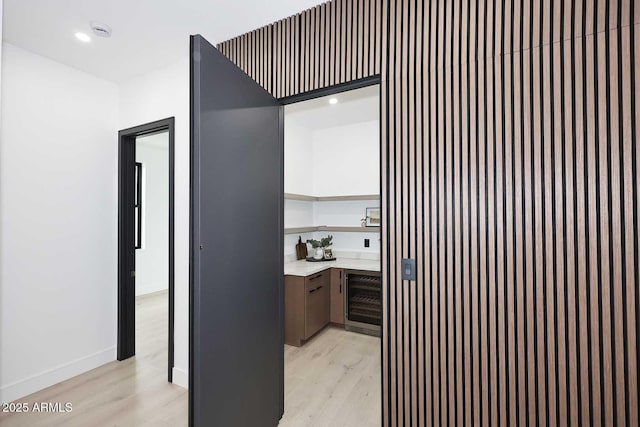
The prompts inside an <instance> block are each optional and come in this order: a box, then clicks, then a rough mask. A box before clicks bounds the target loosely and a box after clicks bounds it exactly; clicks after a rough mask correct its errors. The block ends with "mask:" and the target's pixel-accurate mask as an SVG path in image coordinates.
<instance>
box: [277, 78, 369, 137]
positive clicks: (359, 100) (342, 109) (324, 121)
mask: <svg viewBox="0 0 640 427" xmlns="http://www.w3.org/2000/svg"><path fill="white" fill-rule="evenodd" d="M331 98H336V99H337V100H338V103H337V104H335V105H331V104H330V103H329V99H331ZM284 111H285V120H293V121H295V122H297V123H298V124H300V125H302V126H304V127H306V128H308V129H311V130H318V129H325V128H331V127H336V126H344V125H349V124H353V123H361V122H369V121H373V120H379V119H380V85H373V86H367V87H364V88H361V89H354V90H350V91H348V92H341V93H338V94H336V95H329V96H323V97H320V98H315V99H312V100H309V101H303V102H298V103H295V104H290V105H287V106H285V110H284Z"/></svg>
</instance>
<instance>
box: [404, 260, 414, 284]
mask: <svg viewBox="0 0 640 427" xmlns="http://www.w3.org/2000/svg"><path fill="white" fill-rule="evenodd" d="M402 280H416V260H415V259H412V258H409V259H407V258H403V259H402Z"/></svg>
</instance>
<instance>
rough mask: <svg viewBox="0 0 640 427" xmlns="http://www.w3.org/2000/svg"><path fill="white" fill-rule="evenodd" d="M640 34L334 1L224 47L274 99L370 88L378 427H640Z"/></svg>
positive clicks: (531, 2) (592, 11) (596, 19)
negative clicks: (377, 196)
mask: <svg viewBox="0 0 640 427" xmlns="http://www.w3.org/2000/svg"><path fill="white" fill-rule="evenodd" d="M639 24H640V4H636V3H635V1H634V0H610V1H606V0H504V1H502V0H500V1H497V0H496V1H492V0H468V1H445V0H441V1H437V0H431V1H424V2H422V1H419V0H352V1H349V0H335V1H331V2H329V3H325V4H322V5H319V6H317V7H315V8H313V9H310V10H307V11H304V12H302V13H300V14H298V15H295V16H292V17H289V18H287V19H284V20H282V21H279V22H277V23H275V24H272V25H269V26H266V27H264V28H260V29H258V30H256V31H253V32H251V33H248V34H245V35H242V36H240V37H237V38H235V39H233V40H229V41H227V42H224V43H222V44H220V45H219V48H220V50H221V51H222V52H223V53H224V54H225V55H227V56H228V57H229V58H230V59H231V60H233V61H234V62H236V63H237V64H238V66H239V67H241V68H242V69H243V70H244V71H245V72H247V73H248V74H249V75H250V76H252V77H253V78H254V79H255V80H256V81H257V82H258V83H260V84H261V85H262V86H263V87H264V88H265V89H266V90H268V91H269V92H271V93H272V94H274V95H275V96H276V97H279V98H283V97H287V96H291V95H295V94H299V93H304V92H308V91H311V90H315V89H319V88H323V87H327V86H332V85H336V84H340V83H343V82H348V81H352V80H356V79H359V78H364V77H368V76H372V75H378V74H380V75H381V78H382V88H381V93H382V98H381V135H382V138H381V143H382V156H381V158H382V164H383V168H382V174H383V177H382V182H383V187H382V206H383V225H382V234H383V245H382V247H383V249H382V260H383V266H382V267H383V278H384V280H383V286H384V316H385V322H384V325H385V326H384V330H383V339H382V342H383V361H382V362H383V384H382V386H383V400H384V401H383V412H384V415H383V420H384V425H385V426H422V425H434V426H439V425H487V426H489V425H492V426H493V425H500V426H505V425H522V426H525V425H527V426H528V425H545V426H546V425H548V426H555V425H621V426H622V425H626V426H636V425H638V403H639V401H638V399H639V394H638V369H639V368H640V363H639V361H638V351H637V333H638V329H639V328H640V317H639V314H640V291H639V286H638V283H639V275H640V269H639V267H638V264H639V263H640V259H639V251H638V243H639V242H638V241H639V238H640V235H639V230H638V214H639V213H640V205H639V203H638V179H639V178H640V175H639V174H640V164H639V157H638V149H637V146H636V145H637V144H636V138H637V125H638V122H639V119H640V112H639V111H638V108H637V105H638V102H639V101H640V90H639V89H638V88H637V85H638V80H639V79H638V70H640V59H639V58H640V35H639V34H640V27H639V26H638V25H639ZM401 258H416V259H417V265H418V280H417V281H416V282H406V281H402V280H401V278H400V271H399V269H398V268H397V267H398V266H399V264H400V259H401Z"/></svg>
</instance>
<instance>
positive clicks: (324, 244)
mask: <svg viewBox="0 0 640 427" xmlns="http://www.w3.org/2000/svg"><path fill="white" fill-rule="evenodd" d="M332 240H333V236H331V235H329V236H327V237H323V238H322V239H320V240H315V239H309V240H307V243H309V244H311V247H312V248H313V249H315V253H314V255H313V257H314V258H315V259H323V258H325V248H328V247H329V246H331V245H332Z"/></svg>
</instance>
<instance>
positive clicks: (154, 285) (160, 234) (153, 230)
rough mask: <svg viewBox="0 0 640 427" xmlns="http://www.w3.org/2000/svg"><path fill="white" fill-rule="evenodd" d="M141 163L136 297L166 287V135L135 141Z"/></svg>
mask: <svg viewBox="0 0 640 427" xmlns="http://www.w3.org/2000/svg"><path fill="white" fill-rule="evenodd" d="M136 161H137V162H140V163H142V247H141V248H140V249H136V295H144V294H149V293H152V292H158V291H162V290H165V289H167V288H168V287H169V134H168V133H167V132H163V133H159V134H155V135H150V136H143V137H139V138H137V139H136Z"/></svg>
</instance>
